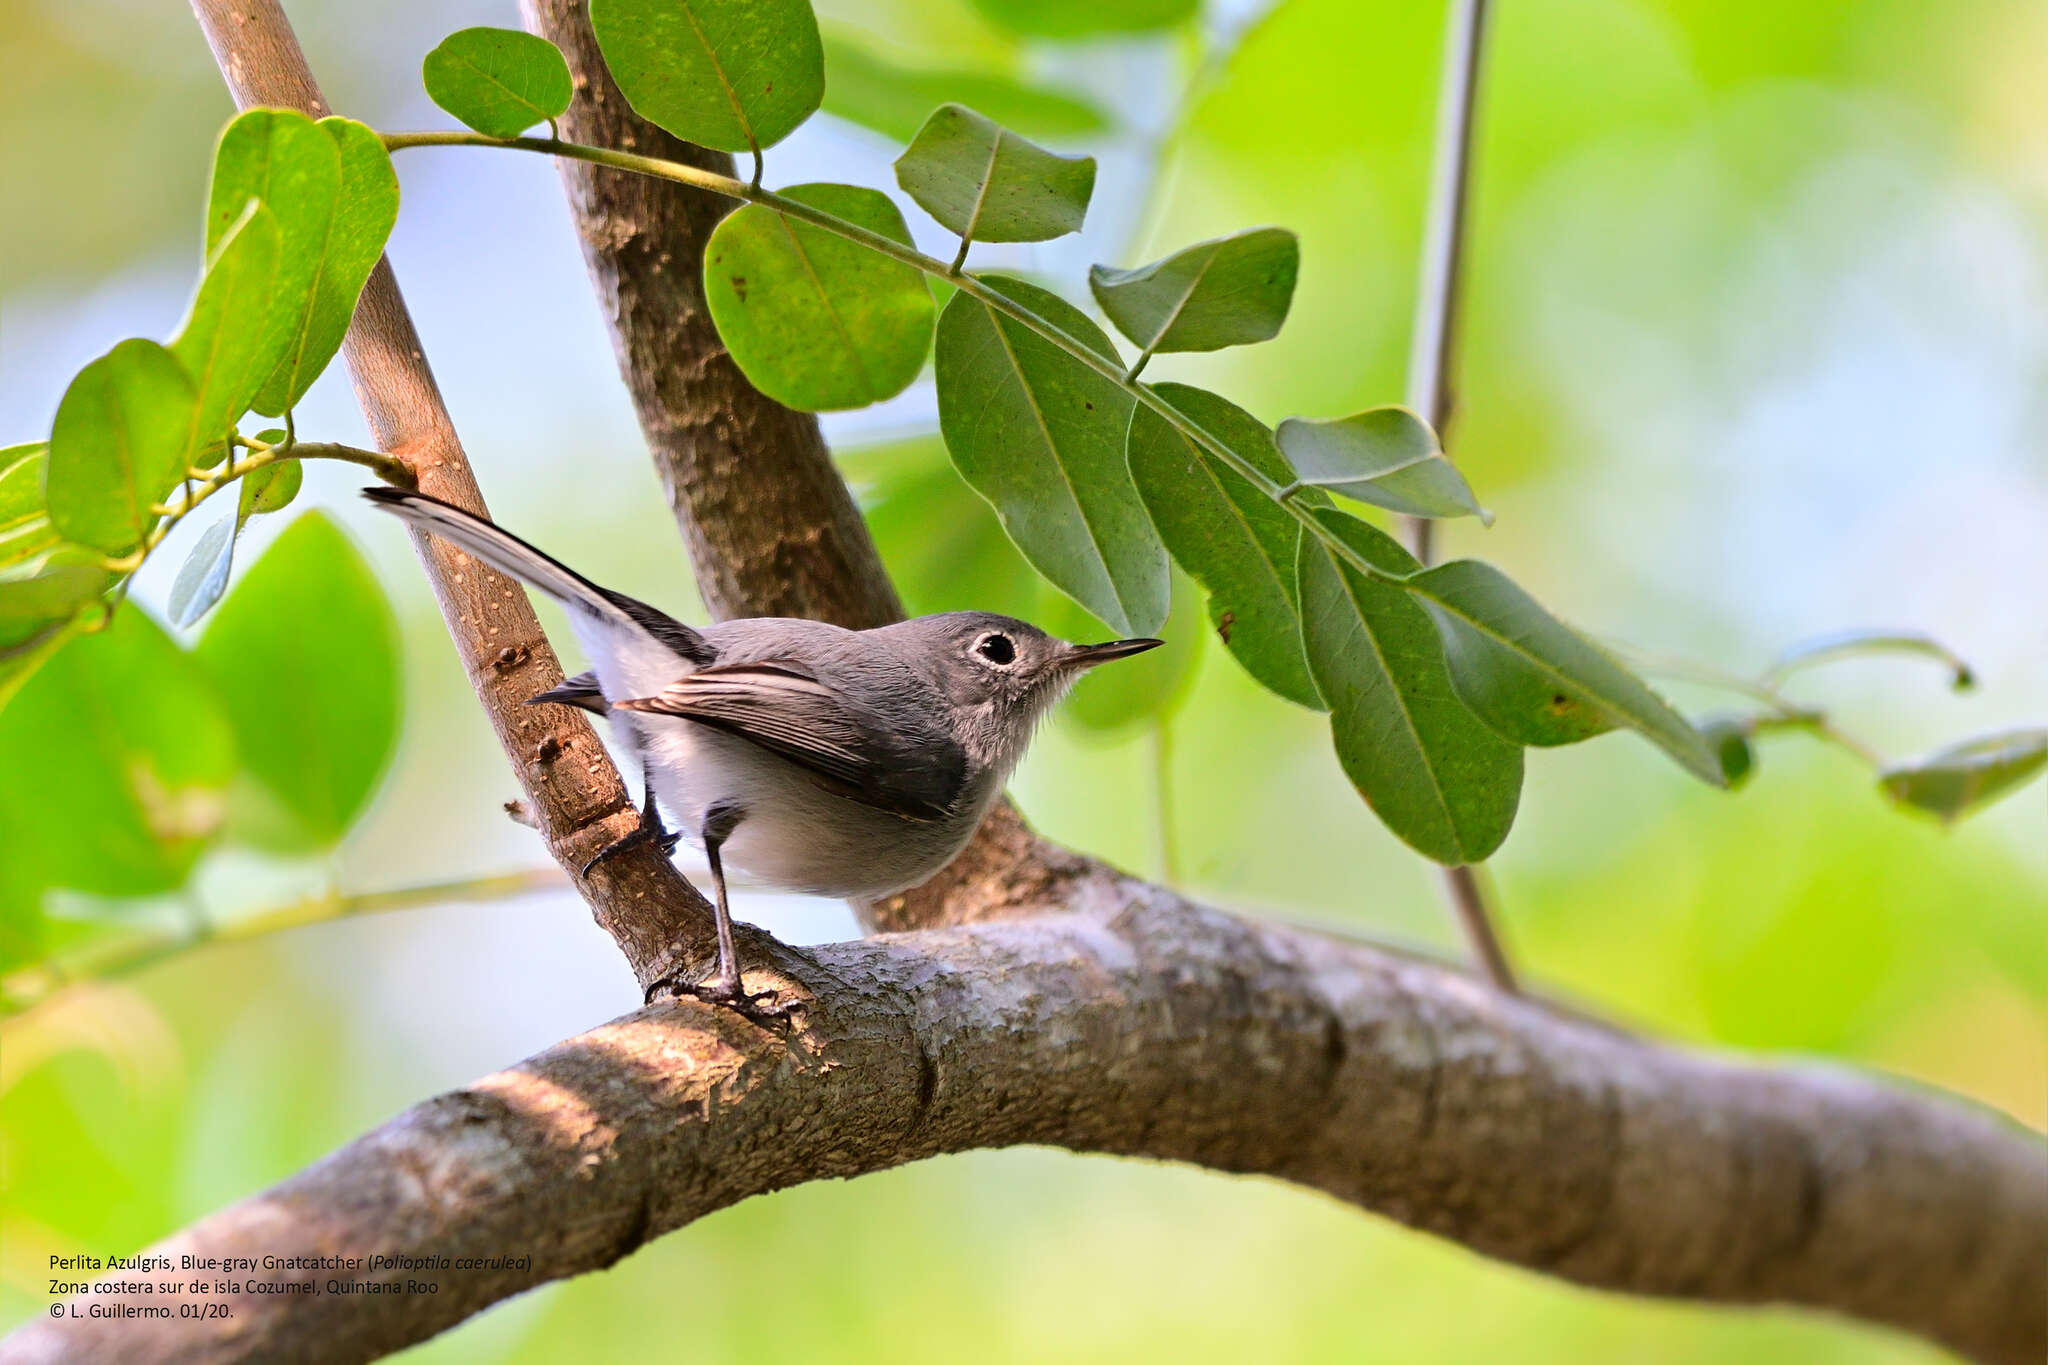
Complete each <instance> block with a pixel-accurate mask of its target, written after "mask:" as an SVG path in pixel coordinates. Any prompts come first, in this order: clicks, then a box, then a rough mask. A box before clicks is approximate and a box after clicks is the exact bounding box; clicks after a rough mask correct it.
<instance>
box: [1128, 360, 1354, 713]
mask: <svg viewBox="0 0 2048 1365" xmlns="http://www.w3.org/2000/svg"><path fill="white" fill-rule="evenodd" d="M1152 391H1153V392H1154V393H1156V394H1158V395H1159V397H1161V398H1163V399H1165V400H1166V401H1167V402H1168V403H1170V404H1171V405H1172V406H1173V407H1174V408H1176V409H1177V410H1178V411H1180V412H1181V413H1182V414H1183V415H1184V416H1186V417H1187V418H1188V419H1189V420H1190V421H1192V422H1194V423H1195V424H1196V425H1197V426H1200V427H1201V428H1203V429H1204V430H1206V431H1207V432H1209V434H1210V435H1212V436H1215V437H1216V438H1217V439H1218V440H1220V441H1222V442H1223V444H1224V445H1225V446H1227V447H1228V448H1229V449H1231V450H1234V451H1236V452H1237V453H1238V454H1239V455H1240V456H1242V457H1243V458H1244V459H1245V460H1246V461H1247V462H1249V463H1250V464H1251V465H1252V466H1253V467H1255V468H1257V469H1259V470H1262V471H1263V472H1264V473H1265V474H1266V475H1267V476H1268V477H1270V478H1273V479H1275V480H1278V481H1280V482H1282V483H1284V482H1286V481H1287V480H1288V478H1289V477H1290V476H1289V474H1288V472H1287V465H1286V462H1285V461H1283V460H1282V459H1281V458H1280V452H1279V451H1278V449H1276V448H1275V446H1274V445H1273V433H1272V432H1270V431H1268V430H1267V429H1266V427H1265V424H1264V423H1262V422H1260V421H1259V420H1258V419H1257V418H1255V417H1253V416H1252V415H1251V414H1250V413H1248V412H1246V411H1245V410H1244V409H1243V408H1240V407H1238V406H1237V405H1236V404H1234V403H1231V402H1229V401H1228V400H1226V399H1223V398H1219V397H1217V396H1216V395H1215V394H1213V393H1208V392H1205V391H1204V390H1201V389H1197V388H1191V387H1189V386H1188V385H1186V384H1154V385H1152ZM1127 455H1128V458H1129V460H1130V468H1131V479H1132V481H1133V482H1134V483H1135V484H1136V485H1137V488H1138V496H1139V497H1141V498H1143V499H1144V502H1145V510H1146V511H1148V512H1150V513H1151V514H1152V524H1153V525H1154V526H1155V527H1157V528H1158V530H1159V535H1160V537H1161V539H1163V540H1164V541H1165V542H1166V548H1167V549H1168V550H1170V551H1171V552H1172V553H1173V557H1174V559H1175V560H1176V561H1177V562H1178V563H1179V564H1180V566H1181V567H1182V568H1183V569H1185V570H1187V571H1188V572H1189V573H1190V574H1193V575H1194V577H1195V579H1196V581H1198V582H1199V583H1201V585H1202V586H1203V587H1205V588H1207V589H1208V590H1209V623H1210V625H1211V626H1213V627H1214V628H1215V631H1216V634H1217V637H1218V638H1219V639H1221V640H1222V641H1223V643H1224V645H1225V647H1226V648H1228V649H1229V650H1230V652H1231V654H1232V655H1234V656H1235V657H1236V659H1237V661H1238V662H1239V663H1240V664H1242V665H1244V670H1245V672H1247V673H1249V674H1251V675H1252V676H1253V677H1254V678H1256V679H1258V680H1259V682H1260V683H1262V684H1264V685H1265V686H1266V687H1267V688H1269V689H1271V690H1272V691H1274V692H1277V693H1278V694H1280V695H1281V696H1283V697H1285V698H1287V699H1288V700H1289V701H1292V702H1297V703H1299V704H1300V705H1302V706H1306V707H1309V708H1310V709H1312V710H1316V711H1320V710H1322V709H1323V702H1322V698H1321V697H1320V696H1319V695H1317V693H1316V687H1315V683H1314V681H1312V680H1311V679H1310V677H1309V673H1308V663H1307V661H1306V660H1305V659H1304V658H1303V657H1302V652H1301V610H1300V604H1299V599H1298V598H1297V596H1296V593H1295V567H1294V560H1295V544H1296V542H1297V541H1299V540H1300V539H1301V525H1300V523H1299V522H1297V521H1295V519H1294V518H1293V517H1292V516H1290V515H1289V514H1288V513H1287V511H1286V509H1284V508H1282V507H1281V506H1280V505H1279V504H1278V503H1276V502H1274V501H1273V500H1272V499H1271V498H1269V497H1267V496H1266V495H1265V494H1264V493H1261V492H1260V491H1259V490H1258V489H1257V488H1255V487H1253V486H1252V484H1251V482H1250V481H1249V480H1247V479H1246V478H1245V477H1244V476H1243V475H1241V474H1239V473H1237V472H1236V471H1235V470H1233V469H1231V468H1230V466H1228V465H1226V464H1224V463H1223V462H1222V461H1221V460H1219V459H1217V458H1216V457H1215V456H1214V455H1211V454H1210V453H1208V452H1207V451H1205V450H1203V449H1202V448H1201V447H1200V446H1198V445H1197V444H1196V443H1195V442H1193V441H1191V440H1189V439H1188V438H1187V437H1186V436H1184V435H1182V434H1181V432H1180V431H1179V430H1178V429H1176V428H1175V427H1174V426H1173V424H1172V423H1170V422H1168V421H1167V420H1166V419H1165V418H1164V417H1161V416H1159V415H1158V414H1157V413H1155V412H1153V411H1152V410H1151V409H1150V408H1147V407H1145V406H1143V405H1142V404H1140V405H1138V406H1137V407H1136V408H1135V409H1134V410H1133V412H1132V413H1131V428H1130V436H1129V441H1128V448H1127ZM1315 496H1320V495H1315ZM1155 652H1156V651H1155Z"/></svg>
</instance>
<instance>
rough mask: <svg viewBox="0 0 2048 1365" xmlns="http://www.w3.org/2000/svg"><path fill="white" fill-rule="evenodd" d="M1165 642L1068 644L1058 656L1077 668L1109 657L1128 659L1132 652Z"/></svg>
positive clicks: (1140, 651) (1136, 641)
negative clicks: (1063, 652)
mask: <svg viewBox="0 0 2048 1365" xmlns="http://www.w3.org/2000/svg"><path fill="white" fill-rule="evenodd" d="M1165 643H1166V641H1164V640H1110V641H1107V642H1106V643H1103V644H1099V645H1069V646H1067V652H1066V653H1065V654H1063V655H1061V656H1060V662H1061V663H1062V664H1064V665H1065V666H1066V667H1068V668H1072V669H1077V670H1078V669H1084V668H1093V667H1095V665H1097V664H1106V663H1108V662H1109V661H1110V660H1111V659H1128V658H1129V657H1130V656H1131V655H1133V654H1143V653H1144V652H1145V651H1146V650H1148V649H1157V648H1159V646H1161V645H1163V644H1165Z"/></svg>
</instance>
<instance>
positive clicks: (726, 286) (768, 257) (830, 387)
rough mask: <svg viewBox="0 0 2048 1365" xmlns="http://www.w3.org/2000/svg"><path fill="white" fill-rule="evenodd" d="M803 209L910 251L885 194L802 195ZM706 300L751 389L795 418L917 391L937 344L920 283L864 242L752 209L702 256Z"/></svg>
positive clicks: (798, 190) (729, 223)
mask: <svg viewBox="0 0 2048 1365" xmlns="http://www.w3.org/2000/svg"><path fill="white" fill-rule="evenodd" d="M783 193H784V194H785V195H787V196H788V197H789V198H791V199H794V200H797V201H798V202H799V203H804V204H810V205H813V206H814V207H817V208H821V209H824V210H825V211H826V212H828V213H832V214H835V215H837V216H838V217H840V218H844V219H847V220H848V221H850V222H854V223H858V224H859V225H860V226H862V227H864V228H868V229H870V230H871V231H874V232H877V233H880V234H881V235H882V236H884V237H887V238H889V239H890V240H891V241H896V242H901V243H902V244H903V245H905V246H909V245H910V244H911V241H910V229H909V228H908V227H907V226H905V224H904V222H903V214H902V213H901V212H900V211H899V210H898V209H897V207H896V205H895V204H893V203H891V202H890V201H889V197H888V196H887V195H885V194H883V193H882V192H881V191H879V190H870V189H864V188H862V187H860V186H857V185H798V186H796V187H795V188H793V189H789V190H785V191H783ZM704 293H705V297H706V301H707V302H708V303H709V305H710V308H711V319H712V321H713V322H715V323H716V324H717V325H718V334H719V336H720V337H721V338H722V339H723V340H724V342H725V345H726V349H727V350H729V351H731V352H732V358H733V360H734V361H735V362H737V363H738V365H739V367H740V369H741V370H743V371H745V372H746V376H747V378H748V379H750V380H752V381H753V384H754V387H756V388H758V389H760V390H761V392H763V393H765V394H767V395H768V396H769V397H770V398H773V399H775V400H776V401H777V402H778V403H785V404H787V405H788V406H790V407H793V408H805V409H809V410H811V411H828V410H836V409H840V408H858V407H865V406H867V405H868V404H869V403H874V402H879V401H880V400H881V399H884V398H890V397H893V396H894V395H896V394H899V393H901V392H903V390H904V389H906V388H908V387H910V384H911V381H912V380H914V379H916V378H917V376H918V372H919V371H920V370H922V369H923V368H924V358H925V355H926V353H927V352H929V351H930V349H931V344H932V316H933V314H934V312H935V311H936V309H935V308H934V305H933V304H932V293H931V290H929V289H927V288H926V287H925V282H924V273H923V272H922V271H920V270H918V269H917V267H915V266H910V265H905V264H903V263H902V262H901V261H894V260H891V259H889V258H888V257H887V256H884V255H883V254H882V253H881V252H879V251H875V250H873V249H872V248H870V247H865V246H862V245H861V244H860V243H858V242H850V241H848V240H847V239H846V238H844V237H841V236H839V235H837V234H836V233H831V232H827V231H825V230H824V229H823V228H820V227H814V226H812V225H811V224H809V223H805V222H801V221H799V220H797V219H794V218H791V217H789V216H788V215H786V214H784V213H783V212H781V211H780V210H779V209H775V208H771V207H769V206H768V205H766V204H748V205H746V206H745V207H743V208H741V209H739V210H738V211H737V212H735V213H733V214H731V215H729V216H728V217H727V218H726V219H725V220H724V221H723V222H721V223H720V224H719V225H718V227H717V228H716V229H715V230H714V231H713V232H712V234H711V240H710V242H708V243H707V244H706V245H705V248H704Z"/></svg>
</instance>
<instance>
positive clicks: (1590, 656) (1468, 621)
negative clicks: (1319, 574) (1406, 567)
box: [1405, 559, 1727, 787]
mask: <svg viewBox="0 0 2048 1365" xmlns="http://www.w3.org/2000/svg"><path fill="white" fill-rule="evenodd" d="M1405 581H1406V585H1407V587H1408V588H1409V589H1410V590H1411V591H1413V592H1414V593H1415V595H1416V596H1417V597H1419V598H1420V599H1421V600H1422V603H1423V605H1424V606H1426V607H1428V608H1429V613H1430V615H1431V616H1434V617H1435V618H1436V623H1437V626H1438V629H1439V630H1440V631H1441V632H1442V635H1443V648H1444V655H1445V658H1446V659H1447V661H1448V662H1449V664H1450V668H1451V678H1452V680H1453V681H1454V682H1455V683H1456V684H1457V687H1458V695H1459V696H1460V697H1462V698H1464V700H1465V704H1466V705H1467V706H1470V707H1471V708H1472V709H1473V710H1474V711H1476V712H1478V713H1479V716H1480V718H1481V719H1482V720H1484V721H1485V722H1486V723H1487V724H1488V725H1490V726H1492V727H1493V728H1494V729H1495V730H1497V731H1499V732H1500V733H1501V734H1503V735H1505V736H1507V737H1508V738H1509V739H1511V740H1514V741H1515V742H1517V743H1519V744H1535V745H1554V744H1572V743H1576V742H1577V741H1579V740H1582V739H1588V738H1590V737H1592V736H1594V735H1597V734H1600V733H1602V732H1604V731H1607V730H1611V729H1613V728H1615V727H1616V726H1626V727H1628V728H1629V729H1632V730H1634V731H1636V732H1637V733H1639V734H1641V735H1643V736H1644V737H1645V738H1647V739H1648V740H1650V742H1651V743H1653V744H1655V745H1657V746H1658V747H1659V748H1661V749H1663V750H1664V751H1665V752H1666V753H1668V754H1670V755H1671V756H1672V757H1673V758H1675V759H1677V760H1678V762H1679V764H1680V765H1681V766H1682V767H1684V768H1685V770H1686V771H1687V772H1690V773H1691V774H1693V776H1695V777H1697V778H1699V779H1700V780H1701V781H1702V782H1706V783H1708V784H1710V785H1712V786H1716V787H1722V786H1726V785H1727V779H1726V777H1725V776H1724V775H1723V773H1722V770H1721V763H1720V760H1719V759H1717V758H1716V757H1715V756H1714V754H1713V752H1712V750H1710V749H1709V748H1708V747H1707V743H1706V741H1705V740H1704V739H1702V738H1701V736H1700V733H1699V731H1698V730H1695V729H1694V728H1693V727H1692V726H1691V725H1689V724H1687V723H1686V720H1685V717H1683V716H1681V715H1679V714H1678V713H1677V712H1676V711H1674V710H1672V709H1671V707H1670V706H1669V705H1668V704H1667V703H1666V702H1665V701H1664V699H1663V698H1661V697H1659V696H1658V695H1657V694H1656V693H1655V692H1652V691H1651V690H1650V689H1649V687H1648V686H1647V685H1646V684H1644V683H1643V681H1642V680H1641V679H1639V678H1638V677H1636V675H1635V674H1633V673H1631V672H1629V671H1628V670H1627V669H1626V668H1623V667H1622V666H1621V665H1620V664H1618V663H1616V662H1615V661H1614V660H1613V659H1612V658H1611V657H1609V656H1608V655H1607V654H1606V653H1605V652H1604V651H1602V650H1601V649H1600V648H1599V647H1598V646H1596V645H1594V644H1593V643H1592V642H1591V641H1589V640H1587V639H1586V638H1585V637H1584V636H1583V635H1580V634H1579V633H1578V632H1577V631H1575V630H1573V629H1572V628H1571V627H1570V626H1567V625H1566V624H1564V622H1562V621H1560V620H1558V619H1557V618H1556V617H1554V616H1552V615H1551V614H1550V613H1549V612H1547V611H1545V610H1544V609H1543V608H1542V607H1541V606H1539V605H1538V604H1537V602H1536V600H1535V599H1534V598H1532V597H1530V596H1529V594H1527V593H1525V592H1523V591H1522V590H1521V588H1519V587H1518V586H1516V585H1515V583H1514V581H1513V580H1511V579H1510V578H1508V576H1507V575H1506V574H1503V573H1502V572H1500V570H1498V569H1496V568H1493V567H1492V566H1491V565H1487V564H1481V563H1479V562H1478V561H1476V560H1470V559H1459V560H1453V561H1452V562H1450V563H1449V564H1440V565H1438V566H1437V567H1436V568H1434V569H1426V570H1424V571H1423V572H1421V573H1418V574H1416V575H1414V576H1413V577H1412V578H1409V579H1407V580H1405Z"/></svg>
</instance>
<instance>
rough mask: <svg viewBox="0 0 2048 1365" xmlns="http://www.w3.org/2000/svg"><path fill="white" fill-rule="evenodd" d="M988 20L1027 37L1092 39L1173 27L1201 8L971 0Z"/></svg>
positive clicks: (1185, 0)
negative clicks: (1105, 35) (1114, 34)
mask: <svg viewBox="0 0 2048 1365" xmlns="http://www.w3.org/2000/svg"><path fill="white" fill-rule="evenodd" d="M974 7H975V8H976V9H978V10H980V11H981V12H982V13H983V14H985V15H987V16H988V17H989V18H990V19H991V20H993V21H995V22H996V23H998V24H1000V25H1002V26H1003V27H1004V28H1006V29H1009V30H1010V31H1011V32H1013V33H1021V34H1023V35H1025V36H1026V37H1030V38H1093V37H1097V36H1099V35H1101V34H1105V33H1150V32H1152V31H1154V30H1157V29H1163V28H1173V27H1175V26H1176V25H1179V24H1184V23H1186V22H1187V21H1188V20H1190V19H1192V18H1193V17H1194V16H1195V15H1196V14H1197V13H1198V12H1199V11H1200V10H1201V0H974Z"/></svg>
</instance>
